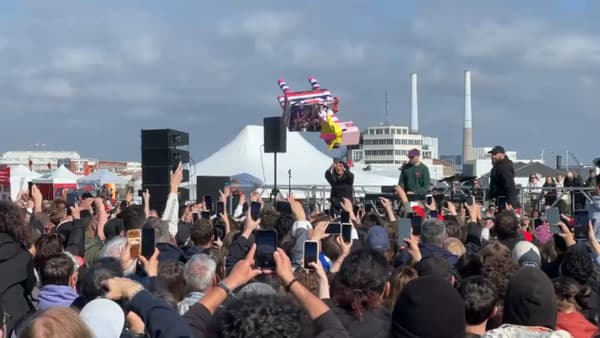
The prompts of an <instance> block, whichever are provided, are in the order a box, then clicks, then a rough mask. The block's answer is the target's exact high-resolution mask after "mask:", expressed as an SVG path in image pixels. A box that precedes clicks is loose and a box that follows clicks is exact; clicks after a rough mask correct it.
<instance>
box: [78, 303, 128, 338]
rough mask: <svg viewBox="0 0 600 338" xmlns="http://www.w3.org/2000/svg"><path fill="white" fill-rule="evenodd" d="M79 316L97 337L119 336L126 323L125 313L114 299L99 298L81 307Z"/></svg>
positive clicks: (112, 337)
mask: <svg viewBox="0 0 600 338" xmlns="http://www.w3.org/2000/svg"><path fill="white" fill-rule="evenodd" d="M79 317H81V319H82V320H83V321H84V322H85V324H86V325H87V326H88V327H89V328H90V330H91V331H92V333H93V334H94V337H95V338H119V337H120V336H121V333H122V331H123V327H124V325H125V314H124V313H123V310H122V309H121V307H120V306H119V305H118V304H117V303H115V302H113V301H112V300H109V299H105V298H98V299H95V300H93V301H91V302H89V303H88V304H87V305H86V306H84V307H83V309H81V312H80V313H79Z"/></svg>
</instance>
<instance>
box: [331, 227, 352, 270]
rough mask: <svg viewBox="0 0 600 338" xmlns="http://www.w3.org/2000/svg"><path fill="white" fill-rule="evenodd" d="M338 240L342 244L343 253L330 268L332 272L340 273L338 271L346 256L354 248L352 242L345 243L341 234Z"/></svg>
mask: <svg viewBox="0 0 600 338" xmlns="http://www.w3.org/2000/svg"><path fill="white" fill-rule="evenodd" d="M336 241H337V242H338V244H339V245H340V248H342V254H341V255H340V257H338V259H336V260H335V262H334V263H333V265H332V266H331V269H329V272H331V273H338V271H340V268H341V267H342V264H343V263H344V260H345V259H346V257H348V255H349V254H350V250H351V249H352V243H345V242H344V240H343V239H342V237H341V236H340V237H338V238H337V239H336Z"/></svg>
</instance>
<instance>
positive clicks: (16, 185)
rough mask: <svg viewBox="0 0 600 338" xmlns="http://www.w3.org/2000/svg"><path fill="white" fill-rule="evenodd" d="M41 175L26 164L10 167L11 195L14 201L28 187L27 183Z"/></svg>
mask: <svg viewBox="0 0 600 338" xmlns="http://www.w3.org/2000/svg"><path fill="white" fill-rule="evenodd" d="M37 177H40V174H38V173H37V172H35V171H31V170H29V169H28V168H27V167H26V166H24V165H21V164H20V165H17V166H14V167H11V168H10V197H11V198H12V200H13V201H14V200H15V199H16V198H17V195H18V194H19V192H20V191H24V190H26V189H27V183H29V182H31V180H32V179H34V178H37Z"/></svg>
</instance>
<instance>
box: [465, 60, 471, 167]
mask: <svg viewBox="0 0 600 338" xmlns="http://www.w3.org/2000/svg"><path fill="white" fill-rule="evenodd" d="M472 162H473V116H472V114H471V72H470V71H469V70H465V125H464V129H463V163H465V164H472Z"/></svg>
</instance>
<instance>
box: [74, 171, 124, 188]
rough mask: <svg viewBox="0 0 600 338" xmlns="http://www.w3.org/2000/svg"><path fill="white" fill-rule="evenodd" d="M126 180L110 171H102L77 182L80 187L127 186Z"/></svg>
mask: <svg viewBox="0 0 600 338" xmlns="http://www.w3.org/2000/svg"><path fill="white" fill-rule="evenodd" d="M127 182H129V181H128V180H127V179H126V178H124V177H121V176H119V175H117V174H115V173H113V172H112V171H110V170H107V169H100V170H98V171H95V172H93V173H91V174H89V175H87V176H85V177H82V178H80V179H78V180H77V184H80V185H104V184H109V183H112V184H127Z"/></svg>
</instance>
